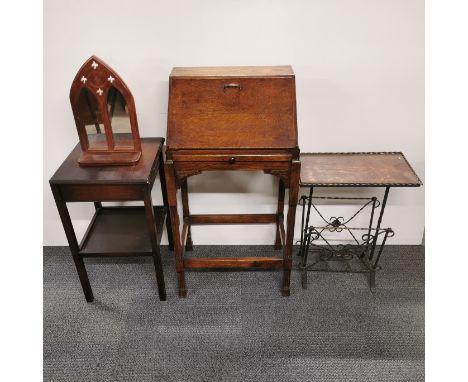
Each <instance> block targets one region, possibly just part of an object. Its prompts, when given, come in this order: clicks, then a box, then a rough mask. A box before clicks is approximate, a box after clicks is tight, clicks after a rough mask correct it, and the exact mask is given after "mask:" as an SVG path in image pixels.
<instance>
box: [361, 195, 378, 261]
mask: <svg viewBox="0 0 468 382" xmlns="http://www.w3.org/2000/svg"><path fill="white" fill-rule="evenodd" d="M376 204H377V198H376V197H375V196H374V197H372V210H371V216H370V221H369V230H368V231H367V240H368V241H367V246H366V251H365V252H364V253H363V254H362V256H367V257H369V254H370V249H371V234H372V225H373V224H374V212H375V208H376Z"/></svg>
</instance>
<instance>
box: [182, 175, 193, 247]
mask: <svg viewBox="0 0 468 382" xmlns="http://www.w3.org/2000/svg"><path fill="white" fill-rule="evenodd" d="M180 191H181V193H182V210H183V214H184V222H185V220H186V219H188V218H189V216H190V209H189V201H188V185H187V178H185V179H182V180H181V181H180ZM183 245H184V243H182V246H183ZM185 250H186V251H191V250H193V242H192V229H191V227H190V225H189V226H188V231H187V242H186V243H185Z"/></svg>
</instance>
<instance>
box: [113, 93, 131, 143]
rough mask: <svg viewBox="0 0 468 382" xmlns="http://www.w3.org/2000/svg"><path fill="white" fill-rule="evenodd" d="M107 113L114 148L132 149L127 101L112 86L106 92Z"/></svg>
mask: <svg viewBox="0 0 468 382" xmlns="http://www.w3.org/2000/svg"><path fill="white" fill-rule="evenodd" d="M107 113H108V115H109V120H110V123H111V126H112V133H113V136H114V148H115V149H116V150H132V149H133V137H132V127H131V124H130V116H129V115H128V108H127V103H126V102H125V98H124V97H123V95H122V94H121V93H120V92H119V91H118V90H117V89H116V88H114V87H113V86H112V87H111V88H110V89H109V92H108V93H107Z"/></svg>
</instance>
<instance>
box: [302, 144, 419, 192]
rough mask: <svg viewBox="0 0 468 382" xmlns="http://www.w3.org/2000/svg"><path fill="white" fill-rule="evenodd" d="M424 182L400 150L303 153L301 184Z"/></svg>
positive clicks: (402, 183)
mask: <svg viewBox="0 0 468 382" xmlns="http://www.w3.org/2000/svg"><path fill="white" fill-rule="evenodd" d="M421 184H422V183H421V181H420V180H419V178H418V176H417V175H416V173H415V172H414V170H413V169H412V168H411V166H410V164H409V163H408V161H407V160H406V158H405V157H404V155H403V154H402V153H400V152H396V153H301V185H304V186H307V185H317V186H318V185H336V186H339V185H357V186H359V185H363V186H369V185H375V186H407V187H417V186H420V185H421Z"/></svg>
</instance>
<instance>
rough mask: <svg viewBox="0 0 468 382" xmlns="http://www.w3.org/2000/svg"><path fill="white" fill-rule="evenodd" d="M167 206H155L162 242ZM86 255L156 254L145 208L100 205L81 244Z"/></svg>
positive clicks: (157, 225)
mask: <svg viewBox="0 0 468 382" xmlns="http://www.w3.org/2000/svg"><path fill="white" fill-rule="evenodd" d="M166 210H167V209H166V207H164V206H155V207H154V217H155V221H156V232H157V239H158V244H159V243H160V241H161V236H162V232H163V228H164V220H165V217H166ZM79 254H80V255H81V256H82V257H102V256H152V254H153V251H152V248H151V241H150V237H149V235H148V228H147V222H146V216H145V208H144V207H143V206H141V207H133V206H132V207H130V206H124V207H101V208H98V209H97V210H96V212H95V214H94V216H93V219H92V220H91V223H90V224H89V227H88V230H87V231H86V233H85V235H84V237H83V240H82V241H81V244H80V250H79Z"/></svg>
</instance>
